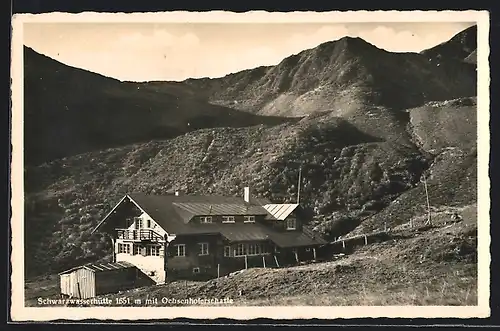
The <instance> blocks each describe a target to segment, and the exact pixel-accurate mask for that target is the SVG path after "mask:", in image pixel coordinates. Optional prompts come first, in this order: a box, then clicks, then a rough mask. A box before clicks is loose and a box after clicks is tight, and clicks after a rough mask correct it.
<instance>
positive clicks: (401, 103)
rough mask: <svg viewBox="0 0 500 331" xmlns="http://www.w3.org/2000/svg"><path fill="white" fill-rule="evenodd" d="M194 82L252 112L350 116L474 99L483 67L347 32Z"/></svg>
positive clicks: (213, 98) (210, 95)
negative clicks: (389, 47)
mask: <svg viewBox="0 0 500 331" xmlns="http://www.w3.org/2000/svg"><path fill="white" fill-rule="evenodd" d="M452 42H453V43H454V42H455V41H454V39H452ZM443 47H444V46H443ZM446 49H447V48H446ZM439 50H440V48H439V49H437V50H436V51H431V50H430V51H429V52H431V53H432V54H436V53H437V52H438V51H439ZM450 52H451V51H450ZM464 58H465V56H464V57H462V59H464ZM186 84H188V85H189V86H192V87H193V88H196V89H200V90H203V91H204V92H205V95H206V97H207V99H208V100H209V101H210V102H211V103H213V104H219V105H224V106H227V107H232V108H235V109H241V110H245V111H249V112H252V113H258V114H266V115H282V116H302V115H306V114H311V113H314V112H321V111H331V112H333V113H335V114H336V115H339V116H344V117H345V116H349V115H350V114H351V113H352V112H356V111H357V110H358V109H360V108H363V107H366V106H374V105H376V106H381V107H385V108H389V109H406V108H411V107H416V106H419V105H421V104H423V103H425V102H426V101H430V100H435V101H438V100H448V99H455V98H457V97H463V96H474V95H475V88H476V79H475V67H474V66H473V65H469V64H467V63H464V62H458V61H441V62H435V61H429V57H428V56H427V55H423V54H414V53H390V52H387V51H384V50H382V49H379V48H377V47H375V46H373V45H371V44H369V43H367V42H365V41H364V40H362V39H360V38H350V37H345V38H342V39H340V40H337V41H332V42H327V43H324V44H321V45H319V46H318V47H316V48H313V49H309V50H305V51H302V52H300V53H299V54H296V55H293V56H291V57H288V58H286V59H284V60H283V61H282V62H281V63H279V64H278V65H276V66H271V67H260V68H256V69H251V70H246V71H242V72H238V73H235V74H230V75H227V76H225V77H223V78H216V79H201V80H200V79H193V80H187V81H186Z"/></svg>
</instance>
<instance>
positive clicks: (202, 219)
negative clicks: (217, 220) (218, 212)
mask: <svg viewBox="0 0 500 331" xmlns="http://www.w3.org/2000/svg"><path fill="white" fill-rule="evenodd" d="M200 223H212V216H202V217H200Z"/></svg>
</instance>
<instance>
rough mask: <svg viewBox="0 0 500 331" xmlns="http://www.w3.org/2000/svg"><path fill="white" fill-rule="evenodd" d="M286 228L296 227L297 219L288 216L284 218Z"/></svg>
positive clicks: (292, 228) (293, 228)
mask: <svg viewBox="0 0 500 331" xmlns="http://www.w3.org/2000/svg"><path fill="white" fill-rule="evenodd" d="M286 229H287V230H295V229H297V221H296V220H295V218H289V219H287V220H286Z"/></svg>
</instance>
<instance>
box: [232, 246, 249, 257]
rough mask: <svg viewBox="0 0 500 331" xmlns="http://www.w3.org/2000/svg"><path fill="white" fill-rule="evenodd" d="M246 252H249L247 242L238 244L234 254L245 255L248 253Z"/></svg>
mask: <svg viewBox="0 0 500 331" xmlns="http://www.w3.org/2000/svg"><path fill="white" fill-rule="evenodd" d="M246 253H247V247H246V244H238V245H237V246H236V252H235V254H234V256H243V255H246Z"/></svg>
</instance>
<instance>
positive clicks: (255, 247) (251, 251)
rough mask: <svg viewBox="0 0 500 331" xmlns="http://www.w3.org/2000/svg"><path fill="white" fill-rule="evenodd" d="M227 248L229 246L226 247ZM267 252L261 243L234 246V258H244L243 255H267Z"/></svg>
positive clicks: (266, 248)
mask: <svg viewBox="0 0 500 331" xmlns="http://www.w3.org/2000/svg"><path fill="white" fill-rule="evenodd" d="M226 247H229V246H226ZM268 253H269V250H268V247H267V245H266V244H263V243H255V244H254V243H251V244H238V245H237V246H236V251H235V252H234V256H244V255H248V256H250V255H261V254H268ZM225 254H226V251H225V250H224V256H225Z"/></svg>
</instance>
